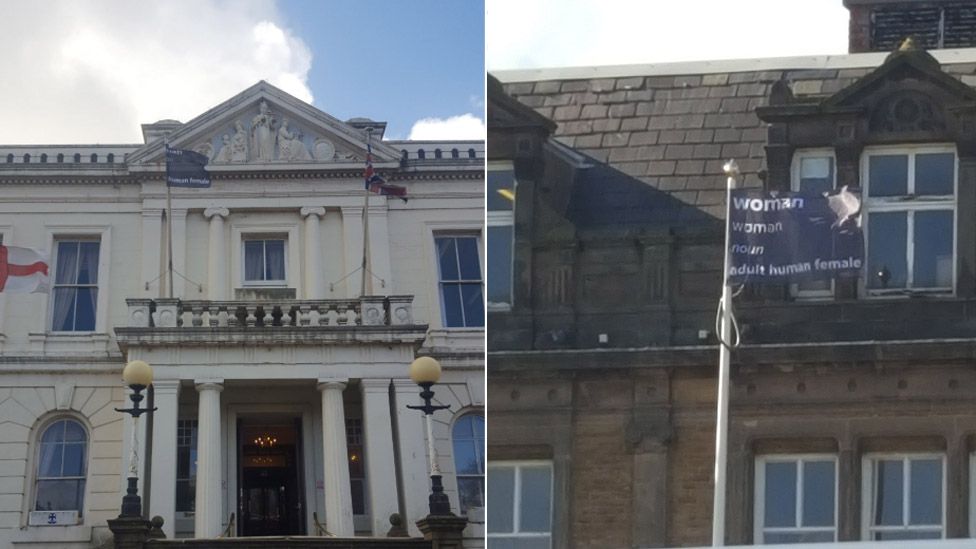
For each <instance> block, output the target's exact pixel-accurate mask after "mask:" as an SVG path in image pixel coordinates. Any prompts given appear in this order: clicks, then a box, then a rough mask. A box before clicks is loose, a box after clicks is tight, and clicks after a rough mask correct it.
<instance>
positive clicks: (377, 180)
mask: <svg viewBox="0 0 976 549" xmlns="http://www.w3.org/2000/svg"><path fill="white" fill-rule="evenodd" d="M366 189H367V190H369V191H371V192H374V193H376V194H380V195H384V196H395V197H397V198H399V199H400V200H403V201H404V202H406V201H407V189H406V187H400V186H398V185H391V184H390V183H387V182H386V180H385V179H383V177H382V176H380V174H378V173H376V172H375V171H374V170H373V147H372V146H371V145H370V144H369V143H367V144H366Z"/></svg>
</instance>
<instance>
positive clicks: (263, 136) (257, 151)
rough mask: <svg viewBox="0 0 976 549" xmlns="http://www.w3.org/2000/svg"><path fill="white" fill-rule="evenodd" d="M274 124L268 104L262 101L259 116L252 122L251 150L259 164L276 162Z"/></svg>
mask: <svg viewBox="0 0 976 549" xmlns="http://www.w3.org/2000/svg"><path fill="white" fill-rule="evenodd" d="M274 123H275V119H274V117H273V116H271V111H270V110H269V109H268V103H267V102H265V101H261V104H260V105H259V106H258V115H257V116H255V117H254V118H253V119H252V120H251V150H252V151H253V152H254V159H255V160H257V161H259V162H271V161H272V160H274V145H275V133H274Z"/></svg>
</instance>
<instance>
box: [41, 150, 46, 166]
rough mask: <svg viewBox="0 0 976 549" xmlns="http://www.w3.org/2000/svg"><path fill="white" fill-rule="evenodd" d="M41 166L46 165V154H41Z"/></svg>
mask: <svg viewBox="0 0 976 549" xmlns="http://www.w3.org/2000/svg"><path fill="white" fill-rule="evenodd" d="M41 164H47V153H41Z"/></svg>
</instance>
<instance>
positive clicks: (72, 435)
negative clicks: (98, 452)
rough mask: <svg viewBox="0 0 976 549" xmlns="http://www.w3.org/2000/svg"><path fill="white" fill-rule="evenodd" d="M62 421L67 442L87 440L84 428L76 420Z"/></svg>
mask: <svg viewBox="0 0 976 549" xmlns="http://www.w3.org/2000/svg"><path fill="white" fill-rule="evenodd" d="M62 423H64V440H66V441H68V442H84V441H86V440H88V437H87V436H85V428H84V427H82V426H81V425H80V424H79V423H78V422H77V421H68V420H65V421H63V422H62Z"/></svg>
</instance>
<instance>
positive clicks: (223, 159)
mask: <svg viewBox="0 0 976 549" xmlns="http://www.w3.org/2000/svg"><path fill="white" fill-rule="evenodd" d="M221 140H222V141H223V143H224V144H223V145H222V146H221V147H220V151H218V152H217V156H215V157H214V163H224V164H227V163H229V162H230V153H231V145H230V136H229V135H227V134H226V133H225V134H224V135H223V137H221Z"/></svg>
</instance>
